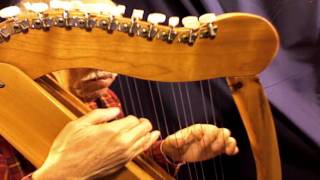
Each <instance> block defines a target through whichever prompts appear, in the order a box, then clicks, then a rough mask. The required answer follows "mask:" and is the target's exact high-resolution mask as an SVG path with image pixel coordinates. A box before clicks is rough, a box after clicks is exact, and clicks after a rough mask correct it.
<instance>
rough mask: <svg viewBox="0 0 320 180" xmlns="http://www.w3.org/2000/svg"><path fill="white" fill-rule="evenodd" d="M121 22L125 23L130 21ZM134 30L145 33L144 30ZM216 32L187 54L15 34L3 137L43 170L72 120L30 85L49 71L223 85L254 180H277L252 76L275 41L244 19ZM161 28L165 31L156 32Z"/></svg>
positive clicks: (100, 38) (6, 47)
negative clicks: (245, 141)
mask: <svg viewBox="0 0 320 180" xmlns="http://www.w3.org/2000/svg"><path fill="white" fill-rule="evenodd" d="M60 13H61V12H51V15H52V16H54V15H59V14H60ZM75 13H79V12H75ZM23 18H28V19H30V20H31V19H33V18H36V15H34V14H26V16H24V17H23ZM23 18H21V19H23ZM97 18H103V17H97ZM118 21H119V22H121V23H125V22H127V23H130V19H128V18H122V17H121V18H118ZM138 23H139V24H140V25H141V26H142V27H143V26H145V27H148V25H149V24H148V23H146V22H143V21H138ZM10 24H12V21H5V22H4V23H2V24H0V28H1V27H6V26H10ZM215 25H217V26H218V33H217V36H216V37H215V39H209V38H204V39H197V40H196V42H195V43H194V44H193V45H192V46H189V45H187V44H184V43H181V42H179V41H178V40H177V39H178V38H176V40H175V41H173V42H172V43H171V44H168V43H167V42H164V41H161V40H158V39H154V40H152V41H147V40H146V39H144V38H141V37H137V36H134V37H129V36H128V34H126V33H123V32H117V31H114V32H113V33H112V34H109V33H107V32H106V31H104V30H102V29H99V28H94V29H93V30H92V31H91V32H86V31H85V30H82V29H79V28H73V29H72V30H70V31H67V30H65V29H64V28H58V27H52V28H51V29H50V30H49V31H43V30H33V29H32V30H29V32H28V33H26V34H22V33H19V34H15V35H14V36H12V37H11V39H10V40H9V42H2V43H0V82H2V83H4V84H5V86H4V87H3V88H0V104H1V109H0V120H1V125H0V133H1V135H2V136H4V137H5V138H6V139H7V140H8V141H9V142H10V143H12V144H13V145H14V146H15V147H16V148H17V149H18V150H19V151H20V152H22V154H23V155H25V156H26V157H27V158H28V159H29V160H30V161H31V162H32V163H33V164H34V165H36V166H37V167H39V166H40V165H41V164H42V162H43V161H44V159H45V157H46V155H47V153H48V150H49V148H50V145H51V143H52V141H53V140H54V138H55V136H56V135H57V133H58V132H59V130H60V129H61V128H62V127H63V126H64V124H65V123H67V122H68V121H69V120H72V119H75V118H76V116H75V115H74V114H73V113H72V112H71V111H70V110H68V109H67V108H65V107H64V106H63V105H62V104H61V103H60V102H59V101H57V100H56V99H54V98H52V96H51V95H50V94H49V93H48V92H46V91H45V90H44V89H43V88H41V87H40V86H39V85H37V84H36V83H35V82H34V81H33V79H36V78H38V77H40V76H42V75H45V74H47V73H50V72H53V71H57V70H62V69H68V68H84V67H86V68H97V69H104V70H107V71H109V72H117V73H120V74H124V75H128V76H132V77H137V78H141V79H146V80H156V81H165V82H180V81H196V80H204V79H209V78H217V77H226V79H227V82H228V84H229V86H230V89H231V91H232V95H233V98H234V100H235V102H236V105H237V107H238V109H239V111H240V114H241V117H242V120H243V123H244V125H245V128H246V130H247V133H248V136H249V141H250V144H251V148H252V151H253V155H254V159H255V163H256V170H257V179H258V180H270V179H272V180H279V179H281V165H280V157H279V150H278V145H277V137H276V131H275V127H274V122H273V118H272V114H271V111H270V107H269V104H268V101H267V99H266V97H265V95H264V92H263V88H262V86H261V84H260V83H259V79H258V77H257V76H256V75H257V74H258V73H260V72H261V71H262V70H263V69H265V68H266V67H267V66H268V65H269V64H270V63H271V60H272V59H273V58H274V56H275V54H276V52H277V50H278V46H279V38H278V34H277V32H276V30H275V29H274V27H273V26H272V25H271V24H270V23H269V22H268V21H267V20H265V19H263V18H261V17H259V16H255V15H251V14H245V13H227V14H222V15H219V16H218V17H217V21H216V22H215ZM158 28H159V30H163V31H168V30H169V27H166V26H161V25H159V26H158ZM202 28H203V27H202ZM175 30H176V31H177V32H178V34H179V33H181V34H183V33H188V32H190V30H189V29H186V28H176V29H175ZM30 97H32V99H30ZM44 106H45V110H44V109H43V107H44ZM17 107H19V108H17ZM48 114H50V116H48ZM45 117H46V119H45V120H44V119H43V118H45ZM13 129H14V131H13ZM137 171H138V170H137Z"/></svg>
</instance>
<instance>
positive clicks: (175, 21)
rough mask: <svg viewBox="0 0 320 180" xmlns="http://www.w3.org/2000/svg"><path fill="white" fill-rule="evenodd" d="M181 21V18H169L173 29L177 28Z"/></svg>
mask: <svg viewBox="0 0 320 180" xmlns="http://www.w3.org/2000/svg"><path fill="white" fill-rule="evenodd" d="M179 21H180V19H179V17H177V16H172V17H170V18H169V23H168V24H169V26H171V27H176V26H177V25H178V24H179Z"/></svg>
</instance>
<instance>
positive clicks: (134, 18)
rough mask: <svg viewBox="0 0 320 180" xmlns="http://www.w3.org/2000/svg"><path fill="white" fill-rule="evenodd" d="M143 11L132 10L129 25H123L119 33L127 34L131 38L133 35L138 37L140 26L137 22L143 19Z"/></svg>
mask: <svg viewBox="0 0 320 180" xmlns="http://www.w3.org/2000/svg"><path fill="white" fill-rule="evenodd" d="M143 14H144V11H143V10H141V9H133V11H132V15H131V23H130V24H129V25H126V24H124V25H123V26H122V28H121V31H124V32H127V33H128V34H129V36H133V35H134V34H138V35H139V29H140V24H139V23H138V21H139V20H141V19H142V18H143Z"/></svg>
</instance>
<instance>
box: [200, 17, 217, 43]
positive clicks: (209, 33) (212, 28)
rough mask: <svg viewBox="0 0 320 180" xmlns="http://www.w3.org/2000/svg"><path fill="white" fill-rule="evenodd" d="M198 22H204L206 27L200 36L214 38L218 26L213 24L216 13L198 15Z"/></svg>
mask: <svg viewBox="0 0 320 180" xmlns="http://www.w3.org/2000/svg"><path fill="white" fill-rule="evenodd" d="M199 21H200V24H206V25H207V28H206V29H205V30H204V31H201V35H200V36H201V38H211V39H213V38H215V37H216V34H217V31H218V27H217V26H216V25H215V24H214V22H215V21H216V15H215V14H214V13H207V14H204V15H202V16H200V17H199Z"/></svg>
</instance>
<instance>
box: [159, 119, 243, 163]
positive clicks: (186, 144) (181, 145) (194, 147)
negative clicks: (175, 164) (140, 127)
mask: <svg viewBox="0 0 320 180" xmlns="http://www.w3.org/2000/svg"><path fill="white" fill-rule="evenodd" d="M230 134H231V133H230V131H229V130H228V129H226V128H217V127H216V126H214V125H209V124H196V125H192V126H190V127H187V128H185V129H182V130H180V131H178V132H176V133H175V134H172V135H170V136H168V137H167V138H166V139H165V140H164V141H163V144H162V147H161V148H162V152H163V153H164V154H165V155H166V156H168V157H170V158H171V159H172V160H174V161H184V162H197V161H204V160H208V159H210V158H213V157H215V156H218V155H220V154H221V153H226V154H227V155H234V154H237V153H238V152H239V148H238V147H237V143H236V140H235V139H234V138H233V137H230Z"/></svg>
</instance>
